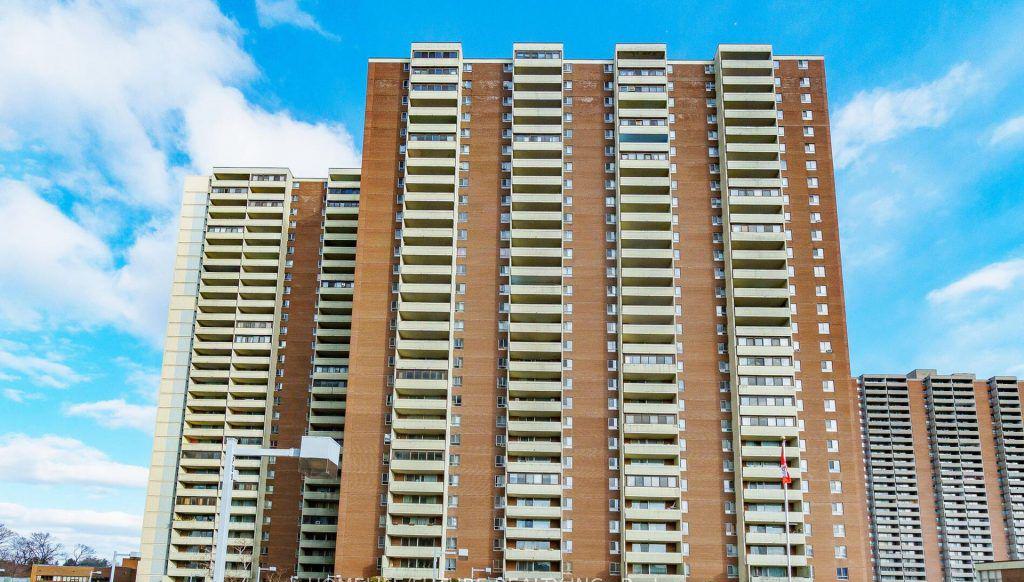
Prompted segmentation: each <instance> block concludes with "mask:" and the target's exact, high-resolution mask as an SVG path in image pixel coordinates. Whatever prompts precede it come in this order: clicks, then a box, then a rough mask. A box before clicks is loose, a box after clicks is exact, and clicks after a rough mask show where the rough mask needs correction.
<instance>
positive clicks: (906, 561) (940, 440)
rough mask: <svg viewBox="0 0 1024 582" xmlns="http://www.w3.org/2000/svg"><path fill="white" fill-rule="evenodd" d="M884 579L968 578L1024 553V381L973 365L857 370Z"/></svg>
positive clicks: (877, 563) (948, 581) (878, 563)
mask: <svg viewBox="0 0 1024 582" xmlns="http://www.w3.org/2000/svg"><path fill="white" fill-rule="evenodd" d="M858 383H859V388H860V391H861V398H862V401H861V407H862V410H863V414H862V418H863V423H864V450H865V457H866V459H867V476H868V495H869V501H870V511H871V529H872V532H871V533H872V539H873V553H874V567H875V575H876V580H878V581H879V582H903V581H922V582H923V581H932V580H942V581H944V582H971V581H973V580H975V567H974V566H975V565H976V564H979V563H984V562H991V561H993V560H1007V559H1012V560H1022V559H1024V420H1022V418H1021V393H1022V391H1024V382H1018V381H1017V379H1016V378H1014V377H1009V376H997V377H994V378H990V379H989V380H988V381H981V380H976V379H975V377H974V375H973V374H951V375H940V374H937V373H936V371H935V370H914V371H913V372H911V373H909V374H906V375H879V374H868V375H864V376H861V377H860V378H859V381H858Z"/></svg>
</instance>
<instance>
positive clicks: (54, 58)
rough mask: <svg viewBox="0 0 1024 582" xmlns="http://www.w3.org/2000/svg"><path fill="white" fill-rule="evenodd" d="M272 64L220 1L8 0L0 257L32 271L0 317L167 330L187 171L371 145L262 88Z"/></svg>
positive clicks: (28, 324) (290, 160)
mask: <svg viewBox="0 0 1024 582" xmlns="http://www.w3.org/2000/svg"><path fill="white" fill-rule="evenodd" d="M285 8H287V7H285ZM257 75H258V70H257V68H256V66H255V64H254V63H253V61H252V59H251V57H250V56H249V55H248V54H247V53H246V52H245V50H244V49H243V48H242V46H241V31H239V29H238V27H237V25H236V24H235V23H234V21H232V20H231V19H229V18H228V17H226V16H224V15H223V14H222V13H221V12H220V10H219V9H218V7H217V5H216V4H215V3H214V2H212V1H211V0H183V1H181V2H174V3H165V2H149V1H147V0H125V1H124V2H113V1H111V0H72V1H70V2H58V1H56V0H49V1H46V2H36V1H30V0H10V1H9V2H7V3H5V5H4V9H3V10H2V11H0V78H2V79H4V82H3V83H0V179H4V178H6V179H4V180H3V181H2V182H0V212H2V214H0V216H2V217H3V218H0V220H3V221H4V222H3V223H0V248H4V249H5V252H4V254H3V256H2V258H0V272H8V273H18V276H17V277H6V278H2V280H0V297H3V298H4V301H2V302H0V326H5V327H7V328H9V329H28V330H38V329H42V328H43V327H44V326H45V327H49V328H55V329H60V328H61V327H62V326H71V327H80V326H85V327H94V326H110V327H114V328H116V329H120V330H122V331H126V332H128V333H131V334H134V335H136V336H138V337H141V338H145V339H147V340H149V341H150V342H152V345H158V343H159V342H160V340H161V338H162V335H163V332H164V328H165V321H166V304H167V299H168V295H169V293H168V292H169V288H170V279H171V268H172V263H173V252H174V237H175V224H174V223H175V220H176V217H177V212H178V203H179V200H180V190H181V181H182V177H183V176H184V175H186V174H188V173H205V172H208V171H209V169H210V167H211V166H212V165H215V164H216V165H232V164H238V165H257V164H267V165H275V166H292V168H293V170H294V171H295V172H296V173H297V174H303V175H323V173H324V172H325V171H326V170H327V168H328V167H331V166H336V165H347V164H353V163H355V162H356V161H357V160H358V154H357V153H356V150H355V147H354V145H353V140H352V138H351V136H350V134H349V133H348V132H347V131H346V130H345V128H344V127H342V126H339V125H336V124H332V123H322V122H316V121H299V120H296V119H294V118H293V117H292V116H291V115H290V114H289V113H288V112H286V111H271V110H267V109H264V108H263V107H261V106H259V105H256V104H254V103H252V102H250V101H248V100H247V99H246V98H245V96H244V95H243V93H242V92H241V90H240V89H239V88H240V87H242V86H244V84H245V83H247V82H249V81H250V80H251V79H253V78H254V77H255V76H257ZM39 176H46V177H45V178H40V177H39ZM100 208H102V211H100V210H99V209H100ZM20 212H29V213H30V214H29V215H28V216H26V215H24V214H20Z"/></svg>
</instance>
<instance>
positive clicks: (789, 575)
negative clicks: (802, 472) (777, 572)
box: [782, 480, 793, 582]
mask: <svg viewBox="0 0 1024 582" xmlns="http://www.w3.org/2000/svg"><path fill="white" fill-rule="evenodd" d="M782 500H783V501H782V503H783V504H784V506H785V507H783V509H784V510H785V511H786V580H787V582H791V581H792V580H793V566H792V562H793V560H792V558H791V557H790V550H789V483H787V482H786V481H785V480H783V481H782Z"/></svg>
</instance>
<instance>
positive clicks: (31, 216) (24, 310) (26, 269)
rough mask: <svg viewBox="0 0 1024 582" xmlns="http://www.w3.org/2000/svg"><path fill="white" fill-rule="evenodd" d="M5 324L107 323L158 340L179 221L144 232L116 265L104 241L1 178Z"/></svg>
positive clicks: (0, 285)
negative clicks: (173, 231)
mask: <svg viewBox="0 0 1024 582" xmlns="http://www.w3.org/2000/svg"><path fill="white" fill-rule="evenodd" d="M0 216H2V217H3V218H0V220H2V221H3V223H4V224H3V228H0V245H2V246H3V248H4V249H5V252H4V253H0V272H5V273H18V276H17V277H4V278H2V279H0V295H2V296H3V297H4V301H5V303H6V304H7V308H6V309H5V310H3V311H2V312H0V322H6V323H7V324H8V326H9V327H11V328H15V329H39V328H40V327H42V326H43V325H44V324H47V323H49V322H52V321H57V322H72V323H74V324H75V325H85V326H92V325H97V324H109V325H111V326H113V327H115V328H118V329H122V330H125V331H128V332H131V333H134V334H137V335H140V336H143V337H159V334H160V333H161V332H162V331H163V329H164V325H165V321H166V311H165V307H164V306H165V305H166V303H167V295H168V288H169V285H170V279H171V269H172V264H173V260H174V244H173V235H172V228H173V226H174V225H173V223H171V224H165V225H163V226H161V227H158V228H143V230H142V232H141V233H140V234H139V235H138V236H137V238H136V239H135V241H134V243H133V244H132V246H131V247H130V248H129V249H128V251H127V255H126V256H125V257H123V261H122V263H121V264H120V265H118V264H117V263H118V261H117V257H116V256H115V254H114V252H113V251H112V250H111V248H110V247H109V246H108V244H107V243H106V242H104V241H103V240H101V239H100V238H99V237H97V236H96V235H95V234H93V233H91V232H89V231H87V230H86V229H85V228H84V227H82V226H81V225H80V224H78V223H77V222H75V221H74V220H72V219H71V218H69V217H68V216H67V215H66V214H64V213H63V212H61V210H60V209H59V208H58V207H57V206H55V205H53V204H51V203H50V202H47V201H46V200H44V199H43V198H42V197H41V196H40V195H39V193H38V192H36V191H35V190H33V189H32V188H31V187H29V186H28V185H27V184H25V183H24V182H19V181H15V180H7V179H0Z"/></svg>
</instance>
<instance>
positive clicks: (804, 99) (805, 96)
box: [800, 93, 811, 103]
mask: <svg viewBox="0 0 1024 582" xmlns="http://www.w3.org/2000/svg"><path fill="white" fill-rule="evenodd" d="M800 102H801V103H810V102H811V94H810V93H801V94H800Z"/></svg>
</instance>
